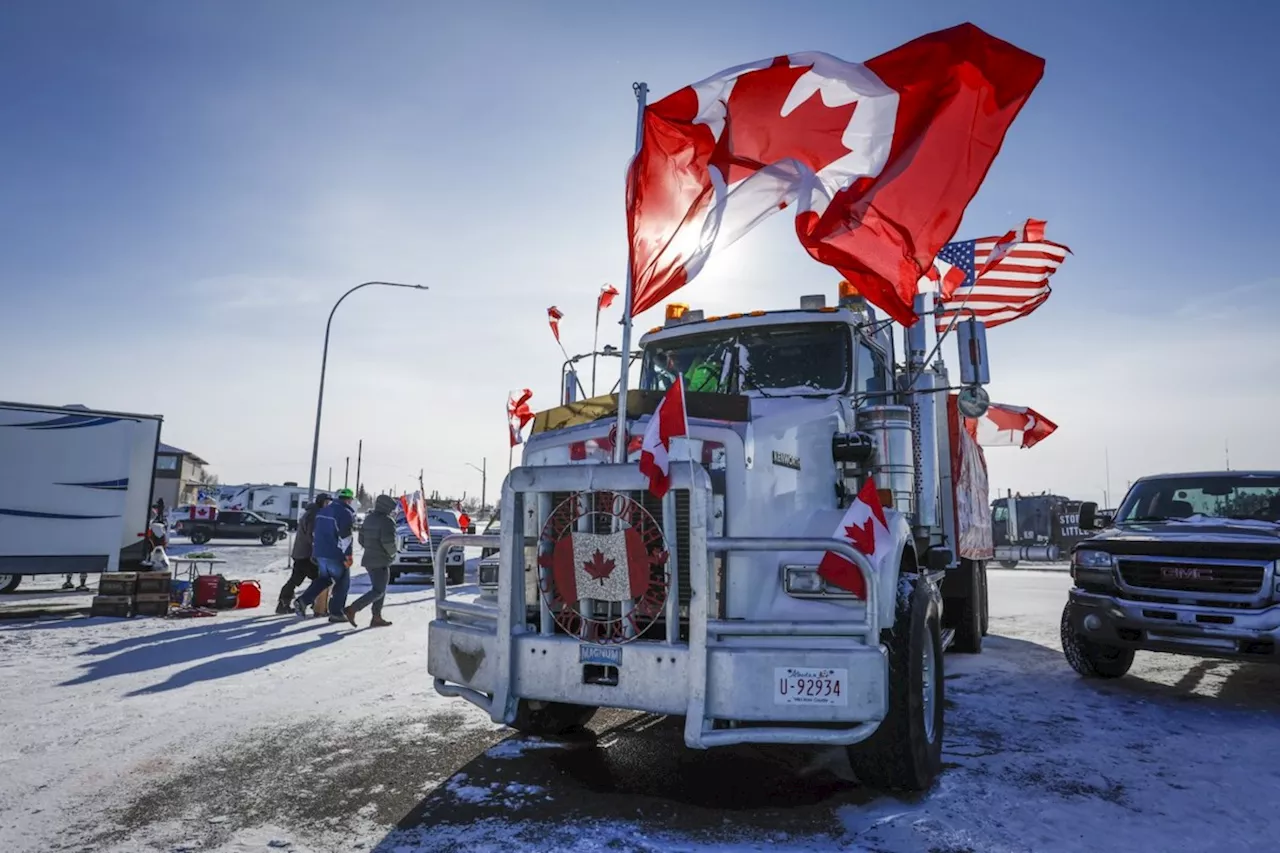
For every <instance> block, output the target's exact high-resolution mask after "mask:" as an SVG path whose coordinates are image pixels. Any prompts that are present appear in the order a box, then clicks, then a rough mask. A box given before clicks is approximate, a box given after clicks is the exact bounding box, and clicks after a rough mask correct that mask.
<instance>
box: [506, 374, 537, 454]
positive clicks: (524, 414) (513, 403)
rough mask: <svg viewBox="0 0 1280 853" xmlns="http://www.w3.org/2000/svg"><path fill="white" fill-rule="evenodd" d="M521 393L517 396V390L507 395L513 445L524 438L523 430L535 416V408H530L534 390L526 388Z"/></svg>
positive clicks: (509, 430) (508, 422)
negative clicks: (530, 399)
mask: <svg viewBox="0 0 1280 853" xmlns="http://www.w3.org/2000/svg"><path fill="white" fill-rule="evenodd" d="M519 393H520V396H519V397H517V396H516V392H515V391H512V392H511V393H510V394H509V395H508V396H507V431H508V432H509V433H510V434H511V446H512V447H515V446H516V445H517V444H520V443H521V442H522V441H523V440H524V438H523V437H522V436H521V434H520V433H521V430H523V429H524V427H525V424H527V423H529V421H531V420H533V417H534V415H533V410H532V409H530V408H529V398H530V397H532V396H533V392H532V391H530V390H529V389H528V388H525V389H523V390H521V391H520V392H519Z"/></svg>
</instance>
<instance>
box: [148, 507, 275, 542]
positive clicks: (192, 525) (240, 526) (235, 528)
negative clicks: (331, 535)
mask: <svg viewBox="0 0 1280 853" xmlns="http://www.w3.org/2000/svg"><path fill="white" fill-rule="evenodd" d="M173 529H174V531H175V532H176V533H178V534H179V535H181V536H186V537H189V538H190V539H191V543H192V544H193V545H203V544H204V543H206V542H208V541H209V540H210V539H257V540H258V541H259V542H261V543H262V544H263V545H274V544H276V543H277V542H279V541H280V540H282V539H284V538H286V537H287V536H288V535H289V527H288V525H287V524H285V522H283V521H268V520H267V519H265V518H263V517H262V516H260V515H258V514H257V513H253V512H242V511H240V510H227V511H226V512H220V513H218V517H217V518H216V519H214V520H212V521H210V520H208V519H202V518H181V519H178V522H177V523H176V524H175V525H174V526H173Z"/></svg>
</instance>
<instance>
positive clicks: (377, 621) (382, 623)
mask: <svg viewBox="0 0 1280 853" xmlns="http://www.w3.org/2000/svg"><path fill="white" fill-rule="evenodd" d="M390 624H391V623H390V622H388V621H387V620H386V619H383V618H382V617H381V616H375V617H373V620H372V621H370V622H369V627H370V628H386V627H388V626H389V625H390Z"/></svg>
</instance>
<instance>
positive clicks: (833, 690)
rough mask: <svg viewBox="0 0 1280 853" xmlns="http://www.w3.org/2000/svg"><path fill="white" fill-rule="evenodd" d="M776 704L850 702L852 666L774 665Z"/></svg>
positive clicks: (841, 703)
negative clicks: (801, 666)
mask: <svg viewBox="0 0 1280 853" xmlns="http://www.w3.org/2000/svg"><path fill="white" fill-rule="evenodd" d="M773 691H774V692H773V702H774V704H775V705H848V704H849V670H847V669H817V668H805V669H801V668H797V667H791V666H779V667H774V670H773Z"/></svg>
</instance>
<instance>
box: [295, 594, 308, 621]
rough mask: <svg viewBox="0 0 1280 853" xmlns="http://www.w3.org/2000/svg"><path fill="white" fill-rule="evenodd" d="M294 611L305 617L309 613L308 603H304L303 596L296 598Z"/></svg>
mask: <svg viewBox="0 0 1280 853" xmlns="http://www.w3.org/2000/svg"><path fill="white" fill-rule="evenodd" d="M293 612H294V613H296V614H297V615H298V616H300V617H305V616H306V615H307V605H306V604H304V603H303V601H302V599H301V598H299V599H295V600H294V602H293Z"/></svg>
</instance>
